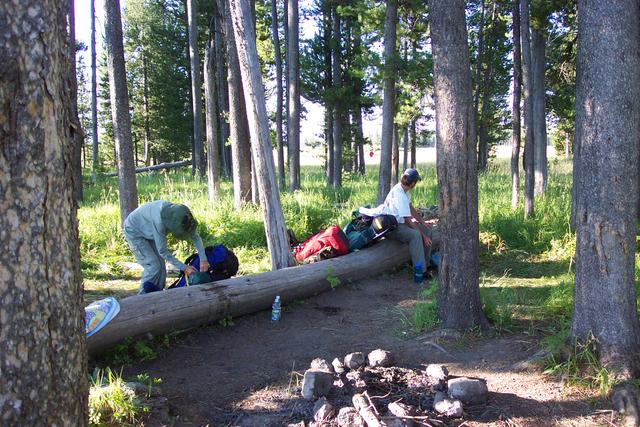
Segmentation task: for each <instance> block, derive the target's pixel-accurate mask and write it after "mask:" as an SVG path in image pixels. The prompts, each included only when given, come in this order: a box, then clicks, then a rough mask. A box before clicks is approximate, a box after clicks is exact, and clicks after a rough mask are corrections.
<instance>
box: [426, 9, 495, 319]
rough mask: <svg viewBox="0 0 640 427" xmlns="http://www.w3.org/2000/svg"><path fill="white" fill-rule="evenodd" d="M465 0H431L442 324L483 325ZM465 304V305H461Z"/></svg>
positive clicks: (476, 187)
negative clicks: (440, 236) (440, 235)
mask: <svg viewBox="0 0 640 427" xmlns="http://www.w3.org/2000/svg"><path fill="white" fill-rule="evenodd" d="M464 8H465V2H464V0H430V1H429V11H430V19H431V38H432V46H433V64H434V83H435V85H434V87H435V92H434V94H435V107H436V139H437V143H436V145H437V158H438V160H437V169H438V187H439V198H438V202H439V206H438V212H439V214H440V227H441V234H442V239H441V241H442V243H441V248H440V250H441V253H442V262H441V265H440V269H439V273H438V276H439V295H438V315H439V318H440V321H441V325H442V326H443V327H444V328H454V329H468V328H472V327H475V326H479V327H481V328H485V327H486V326H487V321H486V319H485V317H484V314H483V313H482V304H481V302H480V289H479V283H478V278H479V270H480V261H479V235H478V176H477V163H476V143H475V142H476V139H475V135H474V133H475V127H474V123H473V99H472V95H471V94H472V91H471V68H470V61H469V48H468V44H467V30H466V24H465V9H464ZM461 307H464V309H461Z"/></svg>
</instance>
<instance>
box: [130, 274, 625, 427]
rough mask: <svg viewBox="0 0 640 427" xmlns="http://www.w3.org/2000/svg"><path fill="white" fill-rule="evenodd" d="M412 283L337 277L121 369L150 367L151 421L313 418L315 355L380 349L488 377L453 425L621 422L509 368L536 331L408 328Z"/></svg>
mask: <svg viewBox="0 0 640 427" xmlns="http://www.w3.org/2000/svg"><path fill="white" fill-rule="evenodd" d="M418 291H419V287H418V286H417V285H415V284H414V283H413V282H412V280H411V277H410V274H409V273H408V272H407V271H400V272H398V273H395V274H393V275H391V276H382V277H377V278H372V279H369V280H366V281H362V282H359V283H355V284H351V285H341V286H339V287H338V288H337V289H335V290H334V291H331V292H326V293H324V294H321V295H318V296H316V297H314V298H311V299H308V300H304V301H283V314H282V320H281V321H280V322H278V323H271V322H270V320H269V316H270V313H268V312H266V311H265V312H260V313H256V314H254V315H250V316H245V317H242V318H238V319H233V323H234V324H233V325H232V326H221V325H218V324H217V325H212V326H209V327H204V328H199V329H197V330H195V331H193V332H191V333H188V334H185V335H184V336H182V337H181V338H180V339H179V340H178V342H177V343H175V344H173V345H172V346H171V347H170V348H169V349H165V350H162V351H161V352H160V354H159V355H158V357H157V359H155V360H154V361H152V362H149V363H145V364H141V365H138V366H133V367H129V368H128V369H126V370H125V375H135V374H138V373H148V374H149V375H150V376H152V377H159V378H161V379H162V384H161V388H162V393H163V394H164V395H165V396H166V397H167V398H168V401H169V409H170V412H169V413H170V416H169V417H166V416H165V417H160V416H156V414H154V413H151V414H150V416H149V418H148V419H147V420H146V421H145V425H148V426H157V425H174V426H202V425H209V426H287V425H293V424H296V423H299V422H300V421H302V420H307V421H309V420H311V419H312V408H313V403H312V402H307V401H305V400H304V399H302V397H301V396H300V392H299V391H300V383H301V379H302V374H303V373H304V371H305V369H307V368H308V367H309V363H310V362H311V360H312V359H314V358H316V357H322V358H326V359H328V360H329V361H331V360H332V359H333V358H334V357H343V356H344V355H345V354H347V353H349V352H353V351H361V352H365V354H366V353H367V352H369V351H371V350H374V349H376V348H383V349H386V350H389V351H391V352H392V353H393V355H394V357H395V360H396V363H395V365H396V366H400V367H405V368H412V369H418V368H421V367H422V366H423V365H426V364H429V363H440V364H444V365H446V366H447V367H448V368H449V372H450V373H451V374H454V375H457V376H461V375H468V376H474V377H481V378H485V379H486V380H487V384H488V388H489V392H490V395H489V400H488V402H487V404H486V405H482V406H480V407H473V408H466V413H465V416H464V418H463V419H462V420H457V421H456V420H452V421H451V422H450V423H449V424H450V425H461V424H463V425H465V426H481V425H482V426H551V425H559V426H602V425H614V424H613V423H616V424H617V422H616V420H615V419H614V418H613V416H612V412H611V411H610V407H609V406H608V405H607V403H606V402H603V401H601V400H598V399H595V398H594V397H593V396H592V395H589V394H588V393H586V392H585V391H580V390H575V389H568V388H566V387H564V386H563V384H562V382H561V381H560V380H557V379H553V378H549V377H547V376H544V375H542V374H540V373H518V372H514V371H513V369H511V366H512V365H513V364H514V363H515V362H518V361H520V360H523V359H526V358H527V357H528V356H530V355H531V354H533V353H534V352H535V351H536V350H537V349H538V348H539V343H538V339H537V338H536V337H531V336H527V335H520V334H516V335H509V336H501V337H497V338H477V337H476V338H473V337H463V338H462V339H458V340H456V341H438V342H436V341H434V340H433V339H432V338H425V337H424V336H415V334H412V333H411V332H410V329H409V327H408V326H407V325H406V323H404V322H403V320H402V319H403V313H409V310H410V308H411V307H412V306H413V304H415V299H416V296H417V294H418ZM329 400H331V396H329ZM297 425H301V424H297ZM434 425H438V424H434Z"/></svg>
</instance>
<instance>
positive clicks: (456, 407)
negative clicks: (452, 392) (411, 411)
mask: <svg viewBox="0 0 640 427" xmlns="http://www.w3.org/2000/svg"><path fill="white" fill-rule="evenodd" d="M433 409H434V410H435V411H436V412H437V413H439V414H441V415H444V416H447V417H451V418H460V417H461V416H462V412H463V411H462V402H460V401H459V400H457V399H450V398H448V397H447V395H446V394H444V393H442V392H437V393H436V396H435V398H434V399H433Z"/></svg>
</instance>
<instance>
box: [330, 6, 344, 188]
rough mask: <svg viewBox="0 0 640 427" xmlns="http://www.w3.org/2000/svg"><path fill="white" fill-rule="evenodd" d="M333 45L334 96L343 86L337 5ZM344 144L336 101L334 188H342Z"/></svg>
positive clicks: (336, 102) (339, 106) (339, 112)
mask: <svg viewBox="0 0 640 427" xmlns="http://www.w3.org/2000/svg"><path fill="white" fill-rule="evenodd" d="M332 24H333V25H332V26H333V31H332V36H333V43H332V53H333V55H332V56H333V57H332V64H331V74H332V80H333V91H334V95H335V96H337V94H339V93H340V91H341V86H342V70H341V65H342V64H341V58H340V56H341V55H340V49H341V47H340V40H341V37H340V16H339V15H338V8H337V5H336V6H335V7H334V9H333V22H332ZM343 144H344V141H343V137H342V103H341V102H340V101H339V100H337V99H336V100H335V102H334V103H333V182H332V184H333V187H334V188H340V187H342V146H343Z"/></svg>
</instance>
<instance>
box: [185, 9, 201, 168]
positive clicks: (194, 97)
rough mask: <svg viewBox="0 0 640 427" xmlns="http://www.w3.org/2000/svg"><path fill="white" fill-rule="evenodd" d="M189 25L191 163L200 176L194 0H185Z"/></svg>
mask: <svg viewBox="0 0 640 427" xmlns="http://www.w3.org/2000/svg"><path fill="white" fill-rule="evenodd" d="M186 4H187V21H188V25H189V31H188V32H189V59H190V65H191V66H190V69H191V99H192V102H191V105H192V108H193V163H194V164H195V167H196V170H197V172H198V174H199V176H200V178H204V176H205V159H204V144H203V143H202V83H201V79H200V54H199V53H198V10H197V8H196V2H195V0H186Z"/></svg>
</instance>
